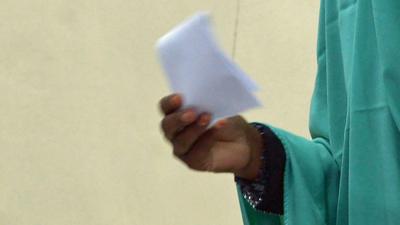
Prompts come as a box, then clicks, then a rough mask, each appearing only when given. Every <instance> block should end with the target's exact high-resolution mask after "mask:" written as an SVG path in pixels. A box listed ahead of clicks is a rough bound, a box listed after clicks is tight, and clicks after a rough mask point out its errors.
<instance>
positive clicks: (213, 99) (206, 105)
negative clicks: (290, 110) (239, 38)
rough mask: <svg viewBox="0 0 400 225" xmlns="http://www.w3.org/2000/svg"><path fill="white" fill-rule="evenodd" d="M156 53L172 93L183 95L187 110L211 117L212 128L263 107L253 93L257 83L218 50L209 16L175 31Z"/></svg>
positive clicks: (196, 17)
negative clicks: (243, 113) (222, 120)
mask: <svg viewBox="0 0 400 225" xmlns="http://www.w3.org/2000/svg"><path fill="white" fill-rule="evenodd" d="M156 49H157V51H158V54H159V58H160V61H161V64H162V66H163V68H164V70H165V73H166V75H167V78H168V81H169V84H170V87H171V89H172V91H173V92H177V93H181V94H182V95H183V107H184V108H188V107H193V108H195V109H196V110H197V111H198V112H199V113H201V112H209V113H211V114H212V117H213V120H212V122H211V124H214V123H215V122H216V121H217V120H219V119H222V118H226V117H230V116H234V115H237V114H238V113H240V112H242V111H245V110H248V109H251V108H254V107H258V106H260V105H261V104H260V102H259V101H258V100H257V98H256V97H255V96H254V95H253V93H252V92H254V91H256V90H257V89H258V87H257V85H256V83H255V82H254V81H253V80H252V79H251V78H250V77H248V76H247V75H246V74H245V73H244V72H243V71H242V70H241V69H240V68H239V66H238V65H236V64H235V63H234V62H233V61H232V60H231V59H230V58H229V57H227V56H226V55H225V54H224V53H223V51H222V50H221V48H220V47H219V46H218V44H217V41H216V39H215V38H214V35H213V31H212V28H211V25H210V19H209V14H208V13H205V12H200V13H197V14H195V15H194V16H192V17H191V18H189V19H188V20H187V21H185V22H183V23H181V24H180V25H178V26H177V27H175V28H174V29H172V30H171V31H170V32H168V33H167V34H166V35H164V36H163V37H161V38H160V39H159V40H158V42H157V45H156Z"/></svg>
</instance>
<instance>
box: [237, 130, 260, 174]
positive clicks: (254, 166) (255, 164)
mask: <svg viewBox="0 0 400 225" xmlns="http://www.w3.org/2000/svg"><path fill="white" fill-rule="evenodd" d="M246 136H247V140H248V145H249V151H250V157H249V161H248V162H247V164H246V166H244V167H243V168H242V169H241V170H240V171H238V172H236V173H234V174H235V176H237V177H240V178H243V179H246V180H250V181H251V180H255V179H256V178H257V177H258V176H259V173H260V169H261V167H262V157H261V156H262V152H263V150H264V143H263V138H262V136H261V134H260V132H259V131H258V130H257V128H255V127H254V126H252V125H251V124H249V125H248V129H247V132H246Z"/></svg>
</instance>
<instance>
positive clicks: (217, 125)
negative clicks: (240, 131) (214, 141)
mask: <svg viewBox="0 0 400 225" xmlns="http://www.w3.org/2000/svg"><path fill="white" fill-rule="evenodd" d="M225 124H226V120H224V119H223V120H220V121H218V122H217V123H216V124H215V127H216V128H222V127H223V126H225Z"/></svg>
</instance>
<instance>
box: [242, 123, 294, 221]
mask: <svg viewBox="0 0 400 225" xmlns="http://www.w3.org/2000/svg"><path fill="white" fill-rule="evenodd" d="M251 125H252V126H254V127H255V128H256V129H257V130H258V131H259V133H260V135H261V136H262V140H263V146H264V147H263V152H262V156H261V160H262V166H261V167H260V172H259V175H258V177H257V178H256V179H255V180H253V181H250V180H246V179H243V178H240V177H236V176H235V182H237V183H238V184H239V187H240V189H241V192H242V194H243V196H244V198H245V199H246V200H247V201H248V202H249V204H250V205H251V206H252V207H253V208H254V209H257V210H259V211H262V212H266V213H272V214H278V215H282V214H283V173H284V168H285V160H286V157H285V151H284V148H283V145H282V143H281V142H280V140H279V139H278V137H276V135H275V134H274V133H273V132H272V130H271V129H270V128H269V127H268V126H266V125H264V124H261V123H251ZM267 146H268V148H267Z"/></svg>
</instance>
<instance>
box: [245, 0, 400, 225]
mask: <svg viewBox="0 0 400 225" xmlns="http://www.w3.org/2000/svg"><path fill="white" fill-rule="evenodd" d="M317 53H318V54H317V55H318V74H317V78H316V84H315V89H314V93H313V98H312V104H311V110H310V111H311V112H310V126H309V128H310V132H311V136H312V140H307V139H305V138H302V137H299V136H296V135H294V134H291V133H289V132H287V131H284V130H282V129H278V128H275V127H272V126H270V127H271V128H272V130H273V131H274V133H275V134H276V135H277V136H278V137H279V139H280V140H281V141H282V143H283V145H284V148H285V152H286V157H287V161H286V168H285V175H284V176H285V177H284V215H283V216H282V217H281V218H280V217H278V216H274V215H271V214H267V213H262V212H259V211H256V210H254V209H253V208H252V207H251V206H250V205H249V204H248V202H247V201H246V200H245V199H244V198H243V196H242V194H241V192H240V191H239V190H238V195H239V202H240V207H241V211H242V216H243V221H244V224H246V225H256V224H257V225H258V224H260V225H261V224H262V225H267V224H281V223H282V224H285V225H322V224H326V225H378V224H379V225H380V224H383V225H395V224H396V225H398V224H400V0H358V1H356V0H322V1H321V11H320V23H319V34H318V52H317ZM237 188H239V187H238V186H237Z"/></svg>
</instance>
